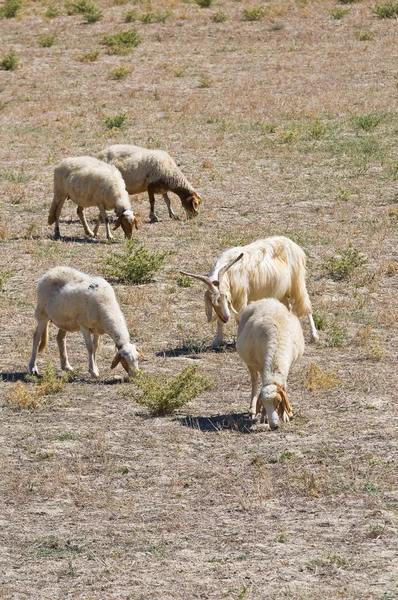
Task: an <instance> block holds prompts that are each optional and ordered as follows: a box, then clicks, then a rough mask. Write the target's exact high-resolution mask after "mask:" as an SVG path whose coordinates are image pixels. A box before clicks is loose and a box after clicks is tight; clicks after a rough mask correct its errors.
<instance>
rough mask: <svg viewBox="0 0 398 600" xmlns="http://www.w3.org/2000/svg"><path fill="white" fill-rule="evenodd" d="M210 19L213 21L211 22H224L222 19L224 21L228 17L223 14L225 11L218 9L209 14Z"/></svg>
mask: <svg viewBox="0 0 398 600" xmlns="http://www.w3.org/2000/svg"><path fill="white" fill-rule="evenodd" d="M210 19H211V20H212V21H213V23H224V21H226V20H227V19H228V17H227V15H226V14H225V12H223V11H222V10H218V11H217V12H215V13H214V14H212V15H211V17H210Z"/></svg>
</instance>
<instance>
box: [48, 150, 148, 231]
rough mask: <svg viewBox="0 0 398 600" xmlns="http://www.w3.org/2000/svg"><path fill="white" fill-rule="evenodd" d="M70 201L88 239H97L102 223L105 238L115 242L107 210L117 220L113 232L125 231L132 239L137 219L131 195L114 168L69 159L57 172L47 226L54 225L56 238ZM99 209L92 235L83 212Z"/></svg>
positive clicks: (85, 159) (80, 158)
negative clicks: (87, 209)
mask: <svg viewBox="0 0 398 600" xmlns="http://www.w3.org/2000/svg"><path fill="white" fill-rule="evenodd" d="M67 198H70V199H71V200H72V202H74V203H75V204H77V206H78V209H77V214H78V217H79V219H80V221H81V223H82V225H83V227H84V231H85V233H86V235H88V236H90V237H94V236H96V235H97V233H98V229H99V226H100V223H101V220H102V221H104V223H105V228H106V237H107V238H108V240H110V239H112V234H111V232H110V230H109V222H108V216H107V214H106V211H107V210H112V209H113V210H114V211H115V213H116V216H117V221H116V223H115V226H114V229H117V228H118V227H120V226H121V227H122V229H123V231H124V234H125V236H126V237H127V238H129V239H130V238H131V236H132V235H133V229H134V227H135V228H136V229H138V227H137V218H136V217H135V216H134V214H133V211H132V209H131V204H130V199H129V195H128V193H127V191H126V186H125V185H124V181H123V178H122V177H121V175H120V173H119V171H118V170H117V169H116V168H115V167H113V166H112V165H108V164H107V163H104V162H102V161H101V160H98V159H97V158H92V157H91V156H76V157H71V158H66V159H65V160H63V161H62V162H61V163H60V164H59V165H58V167H56V168H55V170H54V199H53V201H52V204H51V207H50V212H49V215H48V224H49V225H52V224H53V223H55V231H54V235H55V237H56V238H59V237H60V234H59V217H60V214H61V210H62V207H63V204H64V202H65V200H66V199H67ZM89 206H98V208H99V210H100V214H99V217H98V222H97V224H96V226H95V229H94V231H92V230H91V229H90V228H89V226H88V224H87V221H86V218H85V216H84V209H85V208H87V207H89Z"/></svg>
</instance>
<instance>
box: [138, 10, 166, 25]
mask: <svg viewBox="0 0 398 600" xmlns="http://www.w3.org/2000/svg"><path fill="white" fill-rule="evenodd" d="M170 15H172V12H171V10H165V11H161V10H157V11H155V12H147V13H143V14H142V15H140V17H139V20H140V21H141V23H144V25H149V24H150V23H164V22H165V21H166V20H167V19H168V18H169V17H170Z"/></svg>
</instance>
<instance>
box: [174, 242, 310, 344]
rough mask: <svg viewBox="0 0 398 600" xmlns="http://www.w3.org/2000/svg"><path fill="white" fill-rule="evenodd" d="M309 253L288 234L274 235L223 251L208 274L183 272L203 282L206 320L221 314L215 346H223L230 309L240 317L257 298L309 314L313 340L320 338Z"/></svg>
mask: <svg viewBox="0 0 398 600" xmlns="http://www.w3.org/2000/svg"><path fill="white" fill-rule="evenodd" d="M305 264H306V256H305V254H304V252H303V250H302V249H301V248H300V246H298V245H297V244H295V243H294V242H293V241H292V240H290V239H289V238H287V237H282V236H280V237H279V236H275V237H270V238H266V239H264V240H257V241H256V242H253V243H252V244H248V245H247V246H236V247H235V248H229V249H228V250H226V251H225V252H223V253H222V254H221V256H220V258H218V260H217V261H216V263H215V264H214V266H213V267H212V269H211V271H210V273H209V275H208V276H201V275H194V274H192V273H186V272H184V271H181V273H183V274H184V275H189V276H190V277H195V278H196V279H199V280H200V281H203V282H204V283H205V284H206V286H207V288H208V289H207V290H206V292H205V310H206V315H207V320H208V322H209V323H210V322H211V321H212V319H213V309H214V312H215V314H216V317H218V320H217V335H216V337H215V338H214V340H213V343H212V346H213V348H217V347H218V346H220V345H221V343H222V340H223V327H224V324H225V323H227V321H229V319H230V316H231V311H232V312H233V313H235V315H236V317H237V320H238V315H239V313H240V312H241V311H242V310H243V309H244V308H246V306H247V305H248V304H249V303H250V302H253V301H255V300H260V299H262V298H277V299H278V300H280V301H281V302H283V303H284V304H285V305H286V306H287V307H289V308H291V310H292V311H293V313H294V314H295V315H297V316H298V317H302V316H303V315H308V320H309V323H310V330H311V339H312V340H317V339H318V334H317V332H316V328H315V324H314V319H313V317H312V307H311V301H310V299H309V296H308V292H307V288H306V284H305V275H306V268H305Z"/></svg>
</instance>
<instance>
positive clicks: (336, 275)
mask: <svg viewBox="0 0 398 600" xmlns="http://www.w3.org/2000/svg"><path fill="white" fill-rule="evenodd" d="M367 262H368V261H367V259H366V258H365V257H364V255H363V254H362V253H361V252H359V250H357V249H356V248H355V246H354V245H353V243H352V242H350V243H349V244H348V245H347V247H346V248H345V249H344V250H340V251H339V252H338V253H337V254H335V255H334V256H331V257H330V258H327V259H326V260H325V261H324V262H323V267H324V268H325V269H326V270H327V272H328V274H329V275H330V277H331V278H332V279H335V280H336V281H340V280H342V279H348V277H350V275H351V274H352V273H353V272H354V271H355V270H356V269H358V268H359V267H362V266H363V265H366V263H367Z"/></svg>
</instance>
